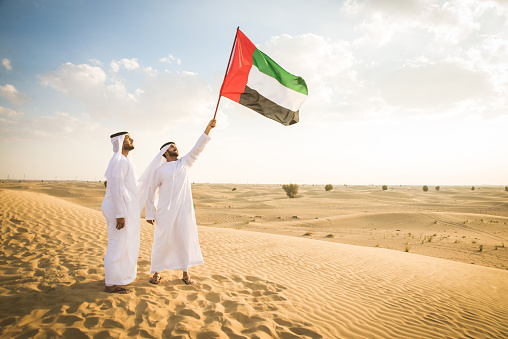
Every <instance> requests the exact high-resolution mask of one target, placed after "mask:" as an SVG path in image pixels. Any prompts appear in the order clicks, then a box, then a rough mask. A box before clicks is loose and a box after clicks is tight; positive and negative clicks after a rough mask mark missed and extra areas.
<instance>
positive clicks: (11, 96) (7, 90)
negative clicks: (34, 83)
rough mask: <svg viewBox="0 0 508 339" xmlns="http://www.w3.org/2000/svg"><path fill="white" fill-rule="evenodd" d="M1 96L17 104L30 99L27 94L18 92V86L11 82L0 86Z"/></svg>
mask: <svg viewBox="0 0 508 339" xmlns="http://www.w3.org/2000/svg"><path fill="white" fill-rule="evenodd" d="M0 97H4V98H6V99H7V100H9V101H10V102H11V103H13V104H16V105H21V104H24V103H26V102H27V101H29V99H28V97H27V96H26V95H25V94H23V93H20V92H18V90H17V89H16V87H14V86H13V85H9V84H7V85H5V86H0Z"/></svg>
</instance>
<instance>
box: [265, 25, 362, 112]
mask: <svg viewBox="0 0 508 339" xmlns="http://www.w3.org/2000/svg"><path fill="white" fill-rule="evenodd" d="M260 49H261V50H262V51H263V52H265V53H266V54H267V55H268V56H270V58H272V59H273V60H274V61H275V62H277V63H278V64H279V65H280V66H281V67H283V68H284V69H285V70H286V71H288V72H290V73H292V74H295V75H300V76H302V77H303V78H304V79H305V81H306V83H307V87H308V89H309V96H308V98H307V100H306V102H305V103H304V105H303V106H302V109H301V110H302V111H305V112H306V116H307V118H309V117H311V116H313V117H316V118H318V119H323V116H325V115H330V116H340V115H341V114H343V113H344V107H346V106H347V105H348V104H349V102H350V100H351V99H352V98H353V97H354V96H355V95H356V94H357V93H359V92H360V87H361V83H360V82H359V80H358V78H357V73H356V71H355V66H356V64H357V63H358V61H357V60H356V59H355V57H354V55H353V53H352V50H351V45H350V43H349V42H347V41H333V40H329V39H325V38H324V37H322V36H319V35H316V34H312V33H307V34H303V35H299V36H295V37H292V36H289V35H281V36H275V37H272V38H271V39H270V40H269V41H268V42H266V43H264V44H262V45H261V46H260Z"/></svg>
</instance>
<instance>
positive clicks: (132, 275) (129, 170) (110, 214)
mask: <svg viewBox="0 0 508 339" xmlns="http://www.w3.org/2000/svg"><path fill="white" fill-rule="evenodd" d="M136 181H137V180H136V174H135V170H134V167H133V165H132V164H131V162H130V161H129V159H127V157H125V156H124V155H122V156H121V157H120V159H119V160H118V164H117V165H116V167H115V170H114V171H113V172H112V173H111V177H110V178H108V187H107V188H106V196H105V197H104V200H103V201H102V206H101V208H102V214H104V217H105V218H106V223H107V225H108V248H107V250H106V255H105V256H104V271H105V276H106V277H105V278H106V285H108V286H112V285H127V284H129V283H131V282H133V281H134V280H135V279H136V274H137V263H138V257H139V245H140V219H139V217H140V211H139V201H138V190H137V187H136ZM116 218H125V227H124V228H122V229H121V230H117V229H116Z"/></svg>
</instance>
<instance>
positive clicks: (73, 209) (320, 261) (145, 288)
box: [0, 186, 508, 338]
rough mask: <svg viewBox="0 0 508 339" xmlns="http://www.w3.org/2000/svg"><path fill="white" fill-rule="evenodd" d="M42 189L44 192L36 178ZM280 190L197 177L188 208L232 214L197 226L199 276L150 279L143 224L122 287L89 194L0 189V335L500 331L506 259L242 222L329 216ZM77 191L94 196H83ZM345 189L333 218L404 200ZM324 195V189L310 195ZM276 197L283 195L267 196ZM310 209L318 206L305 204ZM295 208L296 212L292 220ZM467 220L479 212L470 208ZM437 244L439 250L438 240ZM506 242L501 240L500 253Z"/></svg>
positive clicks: (359, 217)
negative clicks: (346, 199) (368, 243)
mask: <svg viewBox="0 0 508 339" xmlns="http://www.w3.org/2000/svg"><path fill="white" fill-rule="evenodd" d="M38 189H39V190H40V191H41V192H44V189H43V188H41V187H39V188H38ZM83 189H84V188H83ZM276 189H277V190H280V188H277V187H275V188H273V192H271V190H272V188H270V187H269V188H267V189H266V190H267V194H263V197H258V195H259V194H258V195H255V196H254V198H252V196H253V194H254V193H255V191H256V187H254V188H249V190H252V191H251V192H250V193H249V192H240V193H241V194H243V195H245V200H241V199H238V201H237V202H238V203H239V204H245V205H246V206H243V207H237V206H236V205H235V206H234V207H227V206H230V205H231V204H236V202H235V200H234V199H230V198H229V195H230V194H233V193H234V192H235V191H231V190H228V191H226V190H225V187H222V188H220V187H219V188H217V187H215V186H214V187H212V188H208V189H205V186H202V187H196V189H195V195H196V198H195V201H196V205H197V206H196V208H197V210H198V211H199V212H198V214H200V219H201V221H203V222H204V223H203V224H206V223H207V222H210V223H211V224H213V223H214V221H213V220H214V219H215V218H219V217H220V216H221V215H222V216H221V218H228V219H229V218H231V223H232V225H228V226H227V227H226V226H224V225H223V228H217V227H206V226H201V227H199V234H200V242H201V246H202V251H203V256H204V258H205V265H203V266H199V267H197V268H195V269H193V270H191V274H193V276H194V278H195V279H196V280H197V281H198V284H197V285H194V286H186V285H184V284H183V283H182V282H181V280H180V272H177V271H169V272H164V279H163V281H162V283H161V285H159V286H154V285H151V284H149V283H148V279H149V274H148V273H149V260H150V249H151V244H152V236H153V231H152V228H151V226H150V225H148V224H147V223H142V238H141V244H142V247H141V253H140V259H139V264H138V279H137V280H136V281H135V282H134V283H133V284H131V287H132V289H133V290H134V292H133V293H132V294H130V295H123V296H120V295H111V294H107V293H105V292H102V290H103V284H104V268H103V262H102V259H103V256H104V252H105V249H106V243H107V235H106V229H105V226H104V219H103V216H102V214H101V212H100V211H98V210H97V208H96V206H90V207H92V208H87V207H84V206H81V205H76V204H74V203H71V202H69V201H65V200H62V198H64V197H67V198H66V199H68V198H69V197H68V196H67V195H66V194H62V195H63V196H64V197H58V198H57V197H53V196H49V195H48V194H40V193H34V191H35V190H30V191H28V190H24V189H17V190H7V189H4V190H2V191H0V206H1V211H2V212H1V215H0V218H1V220H2V223H1V227H2V233H1V243H2V245H1V251H2V252H1V256H0V262H1V263H2V265H1V268H0V269H1V273H2V274H1V278H0V279H1V280H0V298H1V301H2V302H1V303H0V305H1V306H0V328H1V330H0V331H1V332H0V335H1V336H2V337H19V338H26V337H40V338H46V337H69V338H81V337H82V338H87V337H90V338H108V337H144V338H160V337H175V338H272V337H279V338H299V337H301V338H374V337H375V338H443V337H450V338H465V337H471V338H505V337H508V307H506V305H508V271H507V270H505V269H504V270H502V269H495V268H491V267H483V266H479V265H471V264H466V263H461V262H457V261H450V260H443V259H439V258H434V257H429V256H423V255H418V254H414V253H412V252H410V253H406V252H404V251H401V250H398V251H393V250H389V249H386V248H376V247H365V246H354V245H349V244H342V243H337V242H334V241H335V240H336V238H330V239H328V238H326V239H327V240H329V241H321V240H315V239H309V236H305V237H303V236H302V234H298V235H299V236H298V237H289V236H284V235H278V234H267V233H260V232H251V231H247V230H242V229H239V228H241V227H239V225H243V226H249V227H253V228H254V227H257V228H262V227H268V226H270V225H269V224H270V223H269V222H266V220H272V219H271V218H273V222H287V223H288V224H291V223H301V222H303V221H304V220H306V221H305V222H306V223H308V224H311V223H310V220H312V218H314V219H313V220H316V219H315V217H316V216H318V219H317V220H318V221H316V224H315V227H314V230H316V229H320V227H325V226H324V225H326V224H325V223H324V224H323V225H321V224H320V223H319V218H320V217H319V215H316V216H314V217H311V214H312V213H311V212H312V211H310V210H311V206H309V203H308V201H307V202H306V201H305V200H309V199H312V197H314V199H317V197H318V196H319V194H317V193H318V192H317V191H316V194H315V195H311V194H309V195H308V196H306V197H309V198H303V199H300V200H299V201H298V199H293V200H290V199H287V198H286V199H283V198H280V192H277V191H276ZM72 190H73V194H84V195H86V194H90V193H80V190H81V188H80V187H74V188H72ZM241 190H243V188H242V189H241ZM246 191H247V189H246ZM206 192H208V193H206ZM229 192H232V193H229ZM270 192H271V193H270ZM44 193H47V192H44ZM311 193H312V192H311ZM390 193H392V192H390ZM205 194H208V196H205ZM270 194H272V196H271V197H270ZM348 194H350V195H354V194H358V195H360V196H361V195H365V194H366V193H365V192H363V193H362V192H359V193H354V192H348ZM406 194H407V195H409V196H411V195H412V194H414V193H411V192H409V193H407V192H406ZM200 195H203V197H200ZM267 196H268V197H269V198H267ZM251 198H252V199H251ZM279 198H280V199H279ZM493 198H494V199H496V198H498V196H496V195H494V197H493ZM72 199H75V200H76V202H79V196H78V197H76V196H74V197H71V198H69V199H68V200H72ZM323 199H324V200H326V198H323ZM323 199H321V200H323ZM358 199H359V200H362V201H364V202H365V201H367V200H365V199H363V198H361V197H359V198H358ZM399 199H400V198H399ZM412 199H415V198H412ZM489 199H490V200H489ZM489 199H487V200H489V201H491V199H492V198H489ZM85 200H87V201H88V204H92V205H93V204H94V203H93V202H91V201H93V199H91V200H90V199H85ZM249 200H252V201H249ZM302 200H303V201H302ZM332 200H333V199H330V202H331V203H333V202H332ZM353 200H354V199H352V198H350V203H351V206H350V207H349V210H348V211H347V212H348V213H343V214H344V215H342V214H340V215H339V213H336V214H337V215H336V216H335V217H336V218H337V219H332V225H333V224H334V223H337V224H339V225H342V224H343V223H350V222H352V223H355V222H357V223H358V225H363V223H364V222H377V223H379V224H380V225H385V226H386V227H387V229H386V231H390V232H391V231H392V230H391V229H388V224H389V222H390V220H392V221H393V219H394V218H395V219H396V218H398V217H399V213H402V212H404V211H397V212H396V213H395V216H394V215H392V214H391V213H393V212H386V213H385V212H382V211H379V212H377V214H373V215H370V216H369V215H366V214H368V213H367V212H362V211H361V210H362V209H363V208H364V207H360V208H359V209H355V208H353V204H354V202H353ZM228 201H229V202H228ZM274 201H275V202H274ZM295 201H297V204H303V205H307V208H308V210H306V209H300V208H299V207H297V208H295V209H294V210H291V209H290V210H289V211H288V210H287V209H288V208H287V206H288V204H294V203H295ZM478 201H480V199H478ZM249 202H250V203H251V204H252V206H254V207H255V209H258V208H260V209H259V210H258V212H254V210H247V209H248V206H247V205H248V203H249ZM205 204H208V205H210V206H212V207H210V210H207V209H206V208H203V206H201V207H200V205H205ZM228 204H229V205H228ZM420 204H421V202H420ZM320 205H321V206H323V205H326V202H325V203H323V201H320ZM380 205H382V204H380ZM259 206H262V207H259ZM273 206H279V207H277V208H275V207H274V208H270V207H273ZM482 206H483V205H480V209H481V208H482ZM242 208H244V210H242ZM290 208H294V207H290ZM326 208H328V207H326ZM370 208H373V209H376V208H375V207H370ZM214 211H215V212H214ZM242 211H243V212H249V213H243V212H242ZM267 211H268V212H269V211H272V212H273V213H268V212H267ZM328 211H329V210H328ZM250 212H253V213H250ZM261 212H263V213H261ZM317 212H318V211H316V210H314V214H316V213H317ZM335 212H336V211H335ZM343 212H345V210H343ZM353 212H354V213H353ZM472 212H475V211H474V210H473V211H472V210H469V212H468V213H469V214H468V215H467V218H468V219H469V220H476V219H477V218H478V217H479V216H478V215H481V216H484V215H485V214H478V211H476V212H475V213H472ZM207 213H208V214H207ZM404 213H406V215H405V217H406V219H405V220H414V222H413V224H414V228H415V230H416V229H417V228H418V227H417V225H422V223H423V224H424V225H427V224H426V223H425V220H427V219H428V218H429V217H428V213H429V212H428V211H421V213H423V214H424V215H423V216H422V215H421V214H418V213H414V212H412V211H405V212H404ZM432 213H434V214H433V215H432V218H434V217H436V220H439V221H438V224H435V223H434V220H432V218H431V219H430V222H429V225H428V227H432V225H440V226H445V225H448V224H447V223H451V224H452V225H451V226H450V225H448V226H449V227H452V228H451V229H455V228H456V227H458V226H457V225H455V224H454V223H459V221H462V218H463V217H464V216H466V215H463V214H460V215H454V214H448V213H444V212H443V211H441V212H432ZM440 213H441V214H440ZM456 213H457V212H456ZM491 213H492V214H490V215H491V216H492V218H491V219H490V220H499V222H498V223H493V222H492V223H487V225H489V226H492V227H498V228H499V227H501V226H502V225H503V224H502V223H501V224H500V221H502V220H504V219H503V218H504V217H505V216H503V215H501V214H502V213H500V212H499V211H497V210H493V211H491ZM244 214H245V215H244ZM247 214H249V215H247ZM250 214H253V215H252V216H251V215H250ZM281 214H284V215H283V216H280V215H281ZM292 214H294V215H296V216H298V218H299V219H293V218H292ZM330 215H331V214H328V217H330ZM256 216H257V220H256V221H253V222H250V223H248V224H246V223H245V222H244V221H243V219H242V218H243V217H248V218H251V219H248V218H247V219H245V220H252V219H255V218H256ZM278 217H283V218H284V220H282V219H278ZM438 217H439V218H438ZM234 218H236V219H237V220H238V221H236V222H235V221H234V220H233V219H234ZM348 218H349V219H348ZM383 219H386V220H383ZM258 220H261V221H259V223H260V225H261V224H262V223H263V222H265V223H266V224H265V225H264V226H256V223H257V222H258ZM263 220H264V221H263ZM216 221H218V220H216ZM262 221H263V222H262ZM237 223H239V225H237ZM439 223H442V224H439ZM475 223H476V224H475ZM253 224H254V226H252V225H253ZM470 224H471V225H469V226H472V225H473V224H474V225H476V226H479V225H480V224H479V221H477V222H476V221H475V222H474V223H473V222H472V221H471V222H470ZM484 224H485V223H483V224H481V225H484ZM216 225H220V223H217V224H216ZM304 225H305V226H302V224H298V226H295V225H292V226H288V227H289V228H288V230H286V231H294V230H295V229H300V231H304V230H305V231H306V230H307V228H308V227H310V226H309V225H306V224H304ZM404 225H405V224H404V223H401V224H400V225H398V226H395V227H402V226H404ZM462 225H464V224H462ZM466 225H467V223H466ZM272 226H273V225H272ZM326 227H328V226H326ZM503 227H504V226H503ZM473 228H474V227H473ZM351 229H353V227H351ZM420 230H421V227H420ZM479 230H482V231H483V232H485V235H484V236H483V237H484V238H485V239H487V238H489V237H492V238H493V240H492V243H496V241H498V239H496V237H495V236H499V237H501V238H502V237H504V236H505V233H502V232H501V231H498V229H497V228H496V229H495V230H494V233H496V234H494V237H493V233H492V232H491V231H492V230H490V231H489V230H488V229H484V228H479ZM336 231H337V230H336ZM342 231H344V230H342ZM381 231H382V227H381V226H379V232H381ZM464 231H465V230H464ZM470 231H471V230H470ZM326 232H328V230H327V229H326V230H325V231H324V233H326ZM344 232H345V231H344ZM404 232H406V230H405V229H404ZM431 232H434V230H431ZM471 232H472V233H473V234H474V235H477V234H480V233H481V232H478V231H475V230H472V231H471ZM497 232H501V233H497ZM289 233H290V232H289ZM400 233H402V231H401V232H400ZM415 234H416V233H415ZM480 236H481V235H480ZM319 239H321V238H319ZM436 251H441V249H440V247H439V246H437V249H436ZM502 251H504V250H503V249H501V248H500V249H499V252H502Z"/></svg>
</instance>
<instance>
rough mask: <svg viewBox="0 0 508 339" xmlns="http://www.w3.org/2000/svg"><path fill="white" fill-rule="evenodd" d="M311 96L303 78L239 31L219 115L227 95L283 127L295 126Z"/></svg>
mask: <svg viewBox="0 0 508 339" xmlns="http://www.w3.org/2000/svg"><path fill="white" fill-rule="evenodd" d="M233 52H234V53H233ZM231 57H233V59H232V60H231ZM307 94H308V91H307V85H306V84H305V80H303V78H302V77H300V76H295V75H292V74H290V73H288V72H287V71H285V70H284V69H283V68H282V67H280V66H279V65H278V64H277V63H276V62H275V61H273V60H272V59H270V57H269V56H267V55H266V54H264V53H263V52H261V51H260V50H259V49H257V48H256V46H255V45H254V44H253V43H252V42H251V41H250V40H249V38H247V37H246V36H245V34H243V33H242V31H240V28H237V30H236V36H235V41H234V43H233V49H232V50H231V55H230V57H229V61H228V67H227V69H226V74H225V76H224V81H223V83H222V86H221V89H220V93H219V100H218V101H217V107H216V108H215V115H217V109H218V107H219V102H220V98H221V96H224V97H226V98H229V99H231V100H233V101H235V102H238V103H239V104H241V105H244V106H245V107H248V108H250V109H252V110H254V111H256V112H258V113H259V114H261V115H264V116H265V117H267V118H270V119H272V120H275V121H277V122H280V123H281V124H283V125H286V126H287V125H292V124H296V123H297V122H298V121H299V109H300V107H301V106H302V104H303V102H304V101H305V99H306V98H307ZM215 115H214V119H215Z"/></svg>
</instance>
